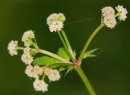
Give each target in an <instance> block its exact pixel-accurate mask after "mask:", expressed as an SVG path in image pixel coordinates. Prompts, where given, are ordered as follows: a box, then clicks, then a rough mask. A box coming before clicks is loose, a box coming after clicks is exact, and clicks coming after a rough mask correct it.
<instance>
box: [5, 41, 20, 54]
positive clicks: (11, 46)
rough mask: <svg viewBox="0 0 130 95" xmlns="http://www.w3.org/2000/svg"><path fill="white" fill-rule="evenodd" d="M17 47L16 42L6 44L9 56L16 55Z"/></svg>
mask: <svg viewBox="0 0 130 95" xmlns="http://www.w3.org/2000/svg"><path fill="white" fill-rule="evenodd" d="M17 46H18V41H13V40H12V41H10V42H9V44H8V48H7V49H8V50H9V53H10V55H11V56H13V55H17Z"/></svg>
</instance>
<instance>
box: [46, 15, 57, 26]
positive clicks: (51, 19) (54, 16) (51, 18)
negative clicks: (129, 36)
mask: <svg viewBox="0 0 130 95" xmlns="http://www.w3.org/2000/svg"><path fill="white" fill-rule="evenodd" d="M56 19H57V14H56V13H53V14H51V15H50V16H49V17H48V18H47V24H48V25H50V24H51V23H52V22H53V21H54V20H56Z"/></svg>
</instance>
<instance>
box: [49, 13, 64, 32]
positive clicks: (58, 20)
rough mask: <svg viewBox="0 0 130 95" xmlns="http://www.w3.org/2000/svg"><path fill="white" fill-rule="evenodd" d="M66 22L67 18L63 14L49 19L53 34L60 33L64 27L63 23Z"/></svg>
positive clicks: (51, 16)
mask: <svg viewBox="0 0 130 95" xmlns="http://www.w3.org/2000/svg"><path fill="white" fill-rule="evenodd" d="M64 21H65V16H64V15H63V14H62V13H59V14H56V13H54V14H51V15H50V16H49V17H48V18H47V24H48V25H49V29H50V31H51V32H53V31H55V32H56V31H60V30H61V29H62V28H64V27H63V22H64Z"/></svg>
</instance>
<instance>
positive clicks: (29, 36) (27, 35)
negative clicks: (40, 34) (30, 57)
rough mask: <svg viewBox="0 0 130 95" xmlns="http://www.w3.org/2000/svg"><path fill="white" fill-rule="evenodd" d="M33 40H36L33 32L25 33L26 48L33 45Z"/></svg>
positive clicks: (23, 39) (23, 38)
mask: <svg viewBox="0 0 130 95" xmlns="http://www.w3.org/2000/svg"><path fill="white" fill-rule="evenodd" d="M33 38H35V35H34V32H33V31H32V30H28V31H26V32H24V34H23V37H22V41H23V42H24V45H25V46H26V47H28V46H31V45H32V39H33Z"/></svg>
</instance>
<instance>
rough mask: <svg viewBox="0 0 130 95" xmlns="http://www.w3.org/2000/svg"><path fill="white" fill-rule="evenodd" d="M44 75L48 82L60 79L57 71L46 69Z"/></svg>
mask: <svg viewBox="0 0 130 95" xmlns="http://www.w3.org/2000/svg"><path fill="white" fill-rule="evenodd" d="M44 73H45V74H46V75H47V76H48V78H49V80H50V81H57V80H59V79H60V74H59V72H58V70H56V69H55V70H52V69H50V68H46V69H45V71H44Z"/></svg>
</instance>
